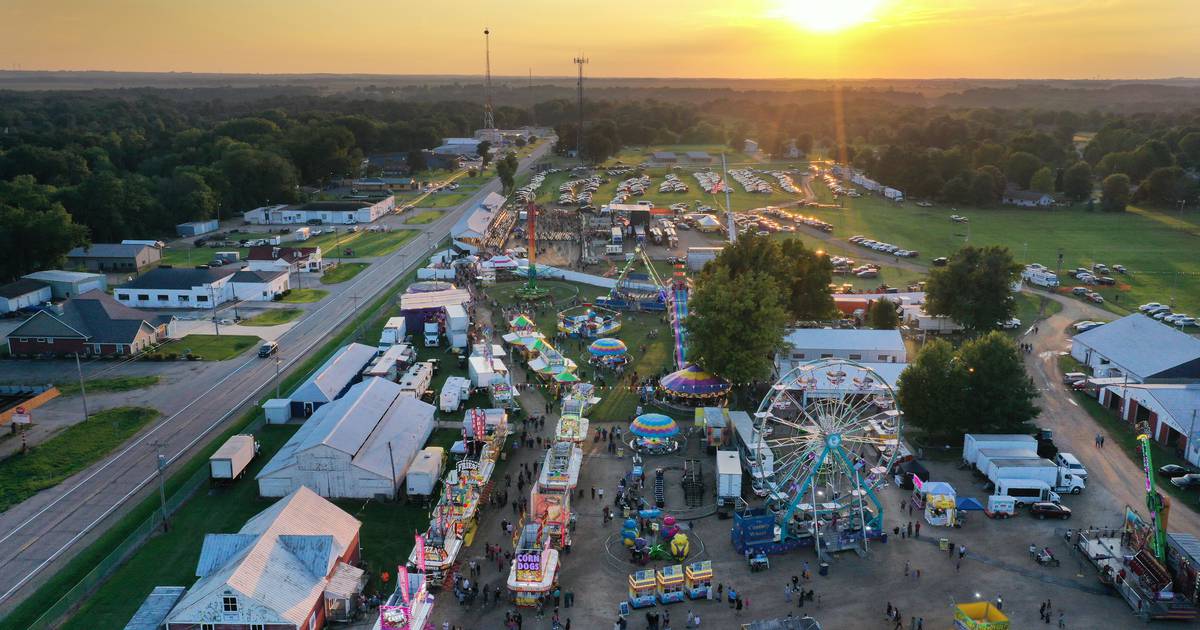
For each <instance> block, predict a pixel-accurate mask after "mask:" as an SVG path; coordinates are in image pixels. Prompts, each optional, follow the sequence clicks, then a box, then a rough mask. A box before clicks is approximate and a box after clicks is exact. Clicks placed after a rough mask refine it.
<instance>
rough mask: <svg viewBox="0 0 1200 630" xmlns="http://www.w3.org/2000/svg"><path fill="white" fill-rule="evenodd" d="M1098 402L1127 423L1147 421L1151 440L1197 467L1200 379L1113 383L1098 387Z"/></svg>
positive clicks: (1199, 425)
mask: <svg viewBox="0 0 1200 630" xmlns="http://www.w3.org/2000/svg"><path fill="white" fill-rule="evenodd" d="M1099 401H1100V404H1101V405H1104V406H1105V407H1107V408H1108V409H1111V410H1113V411H1115V412H1116V413H1117V415H1118V416H1120V417H1121V418H1122V419H1123V420H1125V421H1126V422H1129V423H1131V424H1134V425H1137V424H1140V423H1143V422H1144V423H1146V425H1147V426H1148V427H1149V429H1150V432H1149V435H1150V437H1151V438H1152V439H1154V440H1155V441H1156V442H1158V443H1159V444H1162V445H1163V446H1168V447H1174V448H1177V449H1179V450H1180V451H1182V452H1183V454H1184V458H1185V459H1187V460H1188V461H1189V462H1191V463H1192V464H1193V465H1197V466H1200V439H1197V437H1196V435H1197V429H1200V424H1197V420H1200V382H1190V383H1129V384H1126V383H1124V382H1122V383H1119V384H1116V383H1114V384H1109V385H1106V386H1105V387H1103V388H1102V389H1101V390H1100V392H1099Z"/></svg>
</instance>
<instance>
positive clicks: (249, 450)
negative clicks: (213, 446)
mask: <svg viewBox="0 0 1200 630" xmlns="http://www.w3.org/2000/svg"><path fill="white" fill-rule="evenodd" d="M257 454H258V442H256V441H254V436H253V435H244V434H239V435H235V436H233V437H231V438H229V440H227V441H226V442H225V443H224V444H222V445H221V448H219V449H217V452H215V453H213V454H212V457H209V458H208V468H209V476H210V477H211V479H212V480H213V481H214V482H216V481H233V480H235V479H237V478H238V477H241V476H242V473H244V472H246V467H247V466H249V465H250V462H251V461H252V460H253V459H254V456H255V455H257Z"/></svg>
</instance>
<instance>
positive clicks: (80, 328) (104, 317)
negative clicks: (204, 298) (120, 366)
mask: <svg viewBox="0 0 1200 630" xmlns="http://www.w3.org/2000/svg"><path fill="white" fill-rule="evenodd" d="M168 319H169V317H167V316H157V317H155V316H149V315H147V314H146V313H144V312H142V311H139V310H136V309H132V308H129V307H128V306H125V305H124V304H121V303H120V302H118V301H116V300H115V299H113V298H112V296H110V295H108V294H107V293H105V292H103V291H100V290H92V291H88V292H87V293H84V294H83V295H78V296H75V297H73V298H71V299H69V300H67V301H65V302H63V303H62V314H61V315H55V314H53V313H48V312H46V311H41V312H38V313H35V314H34V315H33V316H32V317H30V318H29V319H27V320H25V321H24V322H23V323H22V324H21V325H19V326H17V327H16V328H15V329H13V331H12V332H11V333H9V336H16V337H51V336H53V337H61V338H65V337H66V336H64V335H63V334H62V330H63V327H64V326H65V327H66V328H67V329H69V330H71V331H74V333H78V335H77V337H78V338H81V339H87V340H89V342H91V343H129V342H130V341H131V340H132V339H133V338H134V337H136V336H137V333H138V331H139V330H141V328H142V326H146V325H150V326H155V325H160V324H164V323H166V320H168ZM69 336H71V337H72V338H75V337H76V335H75V334H72V335H69Z"/></svg>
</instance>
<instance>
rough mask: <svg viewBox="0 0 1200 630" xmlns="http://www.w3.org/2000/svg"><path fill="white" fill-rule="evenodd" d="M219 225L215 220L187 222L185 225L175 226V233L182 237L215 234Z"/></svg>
mask: <svg viewBox="0 0 1200 630" xmlns="http://www.w3.org/2000/svg"><path fill="white" fill-rule="evenodd" d="M219 225H220V224H219V223H217V220H216V219H209V220H207V221H188V222H187V223H180V224H179V225H176V226H175V231H176V232H177V233H178V234H179V235H180V236H184V237H187V236H200V235H201V234H208V233H209V232H216V231H217V227H218V226H219Z"/></svg>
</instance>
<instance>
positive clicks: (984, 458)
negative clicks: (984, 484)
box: [971, 446, 1041, 474]
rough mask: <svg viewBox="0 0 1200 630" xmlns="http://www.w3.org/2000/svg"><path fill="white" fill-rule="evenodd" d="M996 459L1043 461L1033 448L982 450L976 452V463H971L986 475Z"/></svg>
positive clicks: (989, 448)
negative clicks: (989, 465) (989, 466)
mask: <svg viewBox="0 0 1200 630" xmlns="http://www.w3.org/2000/svg"><path fill="white" fill-rule="evenodd" d="M994 459H1041V457H1040V456H1039V455H1038V454H1037V451H1036V450H1035V449H1032V448H991V447H990V446H989V447H988V448H981V449H979V450H978V451H975V461H974V462H971V463H972V465H974V466H975V470H978V471H979V472H981V473H984V474H986V473H987V469H988V464H990V463H992V460H994Z"/></svg>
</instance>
